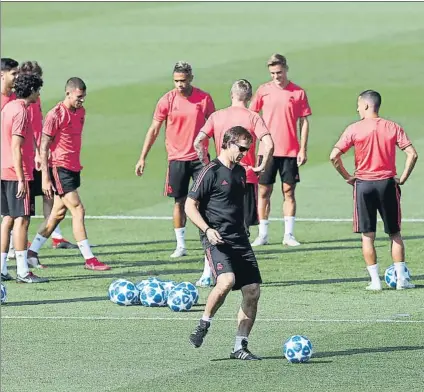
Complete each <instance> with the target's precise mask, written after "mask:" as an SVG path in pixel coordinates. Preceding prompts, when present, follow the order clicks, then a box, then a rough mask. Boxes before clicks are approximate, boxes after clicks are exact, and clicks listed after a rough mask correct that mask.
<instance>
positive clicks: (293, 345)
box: [283, 335, 312, 363]
mask: <svg viewBox="0 0 424 392" xmlns="http://www.w3.org/2000/svg"><path fill="white" fill-rule="evenodd" d="M283 354H284V356H285V357H286V359H287V360H288V361H289V362H290V363H302V362H308V361H309V360H310V359H311V356H312V343H311V341H310V340H309V339H308V338H307V337H306V336H302V335H294V336H292V337H291V338H289V339H287V340H286V341H285V343H284V346H283Z"/></svg>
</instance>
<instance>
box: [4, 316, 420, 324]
mask: <svg viewBox="0 0 424 392" xmlns="http://www.w3.org/2000/svg"><path fill="white" fill-rule="evenodd" d="M1 318H2V319H9V320H87V321H125V320H129V321H198V320H199V318H198V317H178V316H176V317H143V316H138V317H134V316H129V317H115V316H6V315H2V316H1ZM217 320H218V321H231V322H234V321H236V319H234V318H225V317H224V318H219V319H217ZM256 321H259V322H261V321H264V322H267V323H271V322H278V323H282V322H288V323H352V324H367V323H368V324H372V323H398V324H424V320H393V319H375V320H370V319H285V318H259V319H256Z"/></svg>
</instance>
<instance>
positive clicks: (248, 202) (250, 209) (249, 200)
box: [244, 183, 259, 227]
mask: <svg viewBox="0 0 424 392" xmlns="http://www.w3.org/2000/svg"><path fill="white" fill-rule="evenodd" d="M244 223H245V224H246V227H250V226H256V225H259V217H258V185H257V184H249V183H248V184H246V193H245V194H244Z"/></svg>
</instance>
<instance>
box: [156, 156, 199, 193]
mask: <svg viewBox="0 0 424 392" xmlns="http://www.w3.org/2000/svg"><path fill="white" fill-rule="evenodd" d="M203 167H204V166H203V164H202V162H200V161H199V160H198V159H197V160H195V161H169V164H168V171H167V173H166V182H165V192H164V194H165V196H169V197H173V198H175V199H180V198H183V197H186V196H187V195H188V189H189V185H190V178H191V179H193V181H194V180H195V179H196V177H197V175H198V174H199V172H200V171H201V170H202V169H203Z"/></svg>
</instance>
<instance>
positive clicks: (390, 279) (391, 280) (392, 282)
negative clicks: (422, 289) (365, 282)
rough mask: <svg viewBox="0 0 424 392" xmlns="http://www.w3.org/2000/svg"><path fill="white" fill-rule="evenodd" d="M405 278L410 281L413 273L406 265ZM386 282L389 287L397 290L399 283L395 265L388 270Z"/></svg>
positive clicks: (385, 275) (385, 277)
mask: <svg viewBox="0 0 424 392" xmlns="http://www.w3.org/2000/svg"><path fill="white" fill-rule="evenodd" d="M404 271H405V276H406V278H407V279H408V280H410V279H411V273H410V271H409V269H408V267H407V266H406V265H405V270H404ZM384 281H385V282H386V284H387V286H389V287H391V288H392V289H395V288H396V282H397V274H396V269H395V266H394V264H392V265H391V266H390V267H388V268H387V269H386V272H385V273H384Z"/></svg>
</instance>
